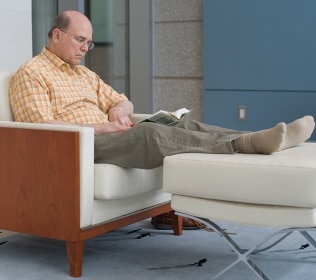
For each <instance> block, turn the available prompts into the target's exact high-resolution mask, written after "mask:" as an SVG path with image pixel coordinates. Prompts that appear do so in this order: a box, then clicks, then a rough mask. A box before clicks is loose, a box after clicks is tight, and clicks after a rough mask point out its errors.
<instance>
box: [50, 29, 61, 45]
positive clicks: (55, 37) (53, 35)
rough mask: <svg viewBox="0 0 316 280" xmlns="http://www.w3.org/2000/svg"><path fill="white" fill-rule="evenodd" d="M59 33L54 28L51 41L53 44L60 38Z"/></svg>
mask: <svg viewBox="0 0 316 280" xmlns="http://www.w3.org/2000/svg"><path fill="white" fill-rule="evenodd" d="M61 33H62V32H61V31H60V30H59V29H58V28H55V29H54V30H53V32H52V40H53V42H54V43H58V42H59V40H60V36H61Z"/></svg>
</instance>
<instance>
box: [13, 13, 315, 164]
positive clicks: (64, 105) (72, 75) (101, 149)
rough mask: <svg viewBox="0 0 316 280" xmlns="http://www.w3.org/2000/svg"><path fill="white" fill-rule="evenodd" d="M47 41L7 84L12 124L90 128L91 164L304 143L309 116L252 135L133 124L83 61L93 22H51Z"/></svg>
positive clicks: (268, 150)
mask: <svg viewBox="0 0 316 280" xmlns="http://www.w3.org/2000/svg"><path fill="white" fill-rule="evenodd" d="M48 37H49V41H48V45H47V46H46V47H45V48H43V50H42V52H41V54H39V55H37V56H35V57H34V58H32V59H30V60H29V61H27V62H26V63H25V64H23V65H22V66H21V67H20V68H19V69H18V71H17V73H16V75H15V76H14V77H13V78H12V80H11V83H10V90H9V96H10V105H11V108H12V113H13V115H14V118H15V120H16V121H22V122H36V123H51V124H65V125H69V124H72V125H82V126H90V127H93V128H94V131H95V135H96V136H95V162H96V163H101V162H103V163H111V164H115V165H119V166H122V167H134V168H154V167H157V166H160V165H161V164H162V163H163V158H164V157H165V156H168V155H172V154H176V153H185V152H198V153H228V154H233V153H236V152H240V153H261V154H272V153H274V152H277V151H280V150H282V149H286V148H290V147H292V146H295V145H297V144H299V143H302V142H304V141H306V140H307V139H308V138H309V137H310V136H311V134H312V132H313V130H314V126H315V123H314V119H313V117H312V116H305V117H303V118H301V119H298V120H295V121H294V122H292V123H290V124H288V125H286V124H285V123H279V124H277V125H276V126H275V127H273V128H270V129H267V130H262V131H258V132H253V133H243V132H240V131H233V130H229V129H225V128H220V127H215V126H209V125H206V124H203V123H200V122H197V121H193V120H190V119H189V118H184V120H183V121H181V122H180V124H179V125H177V126H175V127H169V126H164V125H159V124H153V123H140V124H136V125H135V126H134V124H133V123H132V121H131V119H130V118H129V116H130V115H131V114H132V113H133V105H132V103H131V102H130V101H129V100H128V99H127V98H126V96H125V95H123V94H118V93H117V92H116V91H115V90H113V89H112V88H111V87H110V86H109V85H107V84H105V83H104V82H103V81H102V80H101V79H100V78H99V76H98V75H97V74H95V73H94V72H92V71H90V70H89V69H87V68H86V67H84V66H82V65H80V62H81V60H82V59H83V58H84V56H85V54H86V53H87V51H88V50H89V49H91V48H92V47H93V43H92V41H91V40H92V25H91V23H90V21H89V19H88V18H87V17H86V16H84V15H83V14H81V13H79V12H77V11H66V12H64V13H62V14H60V15H59V16H57V18H56V19H55V20H54V22H53V24H52V27H51V29H50V31H49V33H48Z"/></svg>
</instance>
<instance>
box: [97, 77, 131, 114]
mask: <svg viewBox="0 0 316 280" xmlns="http://www.w3.org/2000/svg"><path fill="white" fill-rule="evenodd" d="M96 90H97V94H98V100H99V108H100V109H101V110H102V111H103V112H104V113H105V114H107V113H108V111H109V109H111V108H112V107H114V106H115V105H117V104H118V103H119V102H121V101H124V100H128V98H127V97H126V96H125V94H123V93H118V92H117V91H115V90H114V89H113V88H112V87H111V86H109V85H108V84H106V83H105V82H104V81H103V80H102V79H101V78H99V77H97V89H96Z"/></svg>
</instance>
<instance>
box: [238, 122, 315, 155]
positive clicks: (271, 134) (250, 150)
mask: <svg viewBox="0 0 316 280" xmlns="http://www.w3.org/2000/svg"><path fill="white" fill-rule="evenodd" d="M314 128H315V122H314V118H313V117H312V116H305V117H303V118H300V119H297V120H295V121H293V122H291V123H289V124H285V123H283V122H281V123H278V124H277V125H276V126H274V127H272V128H270V129H265V130H260V131H257V132H252V133H245V134H242V135H241V136H240V137H239V138H237V139H236V140H235V142H234V146H235V147H236V150H237V151H238V152H240V153H244V154H267V155H270V154H272V153H274V152H277V151H281V150H284V149H287V148H291V147H294V146H296V145H298V144H301V143H303V142H305V141H306V140H308V139H309V138H310V136H311V135H312V133H313V130H314Z"/></svg>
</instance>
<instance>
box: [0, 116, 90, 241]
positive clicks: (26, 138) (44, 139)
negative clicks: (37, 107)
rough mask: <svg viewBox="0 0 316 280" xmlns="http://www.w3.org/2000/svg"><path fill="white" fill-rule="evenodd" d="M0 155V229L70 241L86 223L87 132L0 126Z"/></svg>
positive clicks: (42, 126)
mask: <svg viewBox="0 0 316 280" xmlns="http://www.w3.org/2000/svg"><path fill="white" fill-rule="evenodd" d="M0 157H1V161H0V178H1V180H0V228H1V226H3V228H4V229H8V230H12V231H18V232H25V233H29V234H36V235H40V236H45V237H51V238H56V239H63V240H70V239H71V238H72V237H71V236H69V233H71V232H73V231H72V230H73V229H74V228H77V227H78V228H79V227H84V226H87V225H90V224H91V219H92V217H91V216H90V217H88V215H87V214H86V213H85V212H83V209H84V208H91V209H92V204H93V199H94V187H93V185H94V130H93V129H92V128H86V127H78V126H64V125H45V124H29V123H17V122H0ZM89 220H90V221H89ZM57 227H58V228H57ZM70 235H71V234H70Z"/></svg>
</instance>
